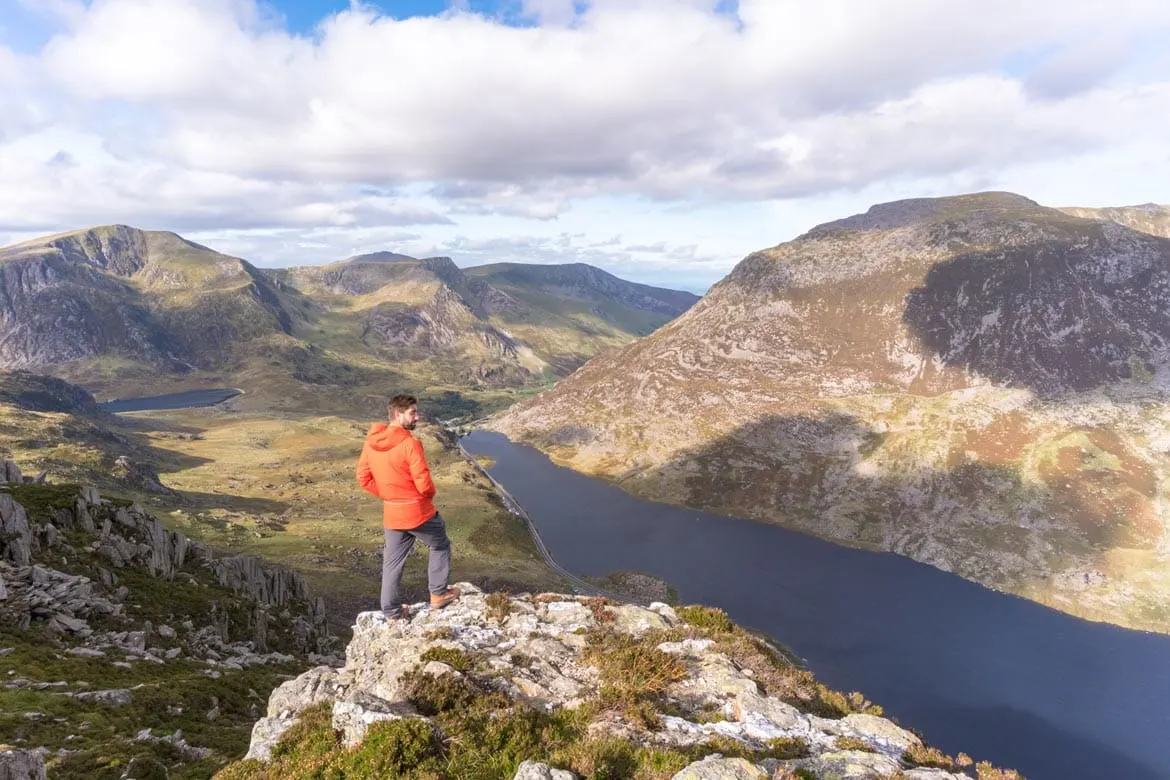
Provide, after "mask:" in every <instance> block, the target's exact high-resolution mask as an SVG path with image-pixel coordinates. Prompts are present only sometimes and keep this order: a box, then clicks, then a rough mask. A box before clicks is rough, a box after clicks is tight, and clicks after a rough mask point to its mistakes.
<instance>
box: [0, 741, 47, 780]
mask: <svg viewBox="0 0 1170 780" xmlns="http://www.w3.org/2000/svg"><path fill="white" fill-rule="evenodd" d="M0 780H45V759H44V756H43V755H42V754H41V753H40V752H38V751H35V750H14V749H11V748H6V749H0Z"/></svg>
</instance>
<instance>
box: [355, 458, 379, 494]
mask: <svg viewBox="0 0 1170 780" xmlns="http://www.w3.org/2000/svg"><path fill="white" fill-rule="evenodd" d="M356 474H357V483H358V484H359V485H361V487H362V490H364V491H366V492H367V493H370V494H372V495H375V496H377V497H378V498H381V497H382V495H381V494H380V493H379V492H378V483H377V481H376V480H375V479H374V472H372V471H370V447H369V445H362V454H361V457H359V458H358V463H357V471H356Z"/></svg>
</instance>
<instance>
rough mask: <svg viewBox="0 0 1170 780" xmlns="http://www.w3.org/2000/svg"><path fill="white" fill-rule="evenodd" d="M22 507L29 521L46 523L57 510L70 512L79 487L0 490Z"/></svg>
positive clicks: (15, 486) (11, 487) (62, 486)
mask: <svg viewBox="0 0 1170 780" xmlns="http://www.w3.org/2000/svg"><path fill="white" fill-rule="evenodd" d="M0 489H2V490H4V491H6V492H7V493H8V494H9V495H10V496H12V498H13V500H15V501H16V502H17V503H18V504H20V505H21V506H23V507H24V511H25V513H26V514H27V515H28V518H29V520H32V521H35V522H41V523H44V522H48V521H50V520H52V518H53V514H54V513H55V512H57V511H59V510H62V509H66V510H72V509H73V505H74V504H75V503H76V502H77V495H78V493H79V492H80V490H81V487H80V486H79V485H71V484H61V485H56V484H53V485H6V486H4V487H3V488H0Z"/></svg>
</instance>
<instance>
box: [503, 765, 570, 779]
mask: <svg viewBox="0 0 1170 780" xmlns="http://www.w3.org/2000/svg"><path fill="white" fill-rule="evenodd" d="M512 780H577V776H576V775H575V774H573V773H572V772H570V771H568V770H565V769H553V768H552V767H550V766H549V765H548V764H542V763H540V762H538V761H525V762H524V763H522V764H521V765H520V766H519V767H518V768H517V769H516V774H515V775H513V776H512Z"/></svg>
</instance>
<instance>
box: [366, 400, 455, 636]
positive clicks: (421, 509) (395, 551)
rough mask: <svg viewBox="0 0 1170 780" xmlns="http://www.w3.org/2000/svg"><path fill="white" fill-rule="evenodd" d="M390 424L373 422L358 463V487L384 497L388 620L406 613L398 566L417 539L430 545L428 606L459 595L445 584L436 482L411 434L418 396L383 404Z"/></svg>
mask: <svg viewBox="0 0 1170 780" xmlns="http://www.w3.org/2000/svg"><path fill="white" fill-rule="evenodd" d="M387 412H388V414H389V416H390V424H389V425H386V424H385V423H374V424H373V425H372V426H370V430H369V432H368V433H367V434H366V443H365V445H364V446H363V447H362V454H361V457H360V458H359V459H358V464H357V481H358V484H359V485H361V486H362V489H363V490H365V491H367V492H369V493H371V494H373V495H375V496H377V497H378V498H380V499H382V527H383V528H384V529H385V531H386V548H385V550H384V552H383V556H382V612H383V614H385V615H386V617H388V618H405V617H407V613H406V608H405V607H404V606H403V604H402V595H401V589H402V570H403V568H404V567H405V566H406V557H407V556H408V555H410V551H411V548H413V547H414V540H415V539H422V541H423V543H424V544H425V545H426V546H427V547H429V548H430V555H429V560H428V563H427V585H428V588H429V590H430V592H431V609H441V608H442V607H445V606H447V605H448V604H450V603H451V602H452V601H454V600H455V599H457V598H459V589H458V588H449V587H447V577H448V576H449V574H450V571H451V540H450V539H448V538H447V527H446V526H445V525H444V524H443V518H442V517H440V516H439V513H438V511H437V510H436V509H435V505H434V503H432V501H431V499H432V498H434V496H435V483H434V482H433V481H431V470H430V468H429V467H428V466H427V459H426V455H425V454H424V452H423V446H422V443H421V442H420V441H419V440H418V439H416V438H414V437H413V436H411V435H410V432H411V431H413V430H414V426H415V425H416V424H417V423H418V399H416V398H415V397H414V396H413V395H396V396H394V397H393V398H391V399H390V403H389V405H388V408H387Z"/></svg>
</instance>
